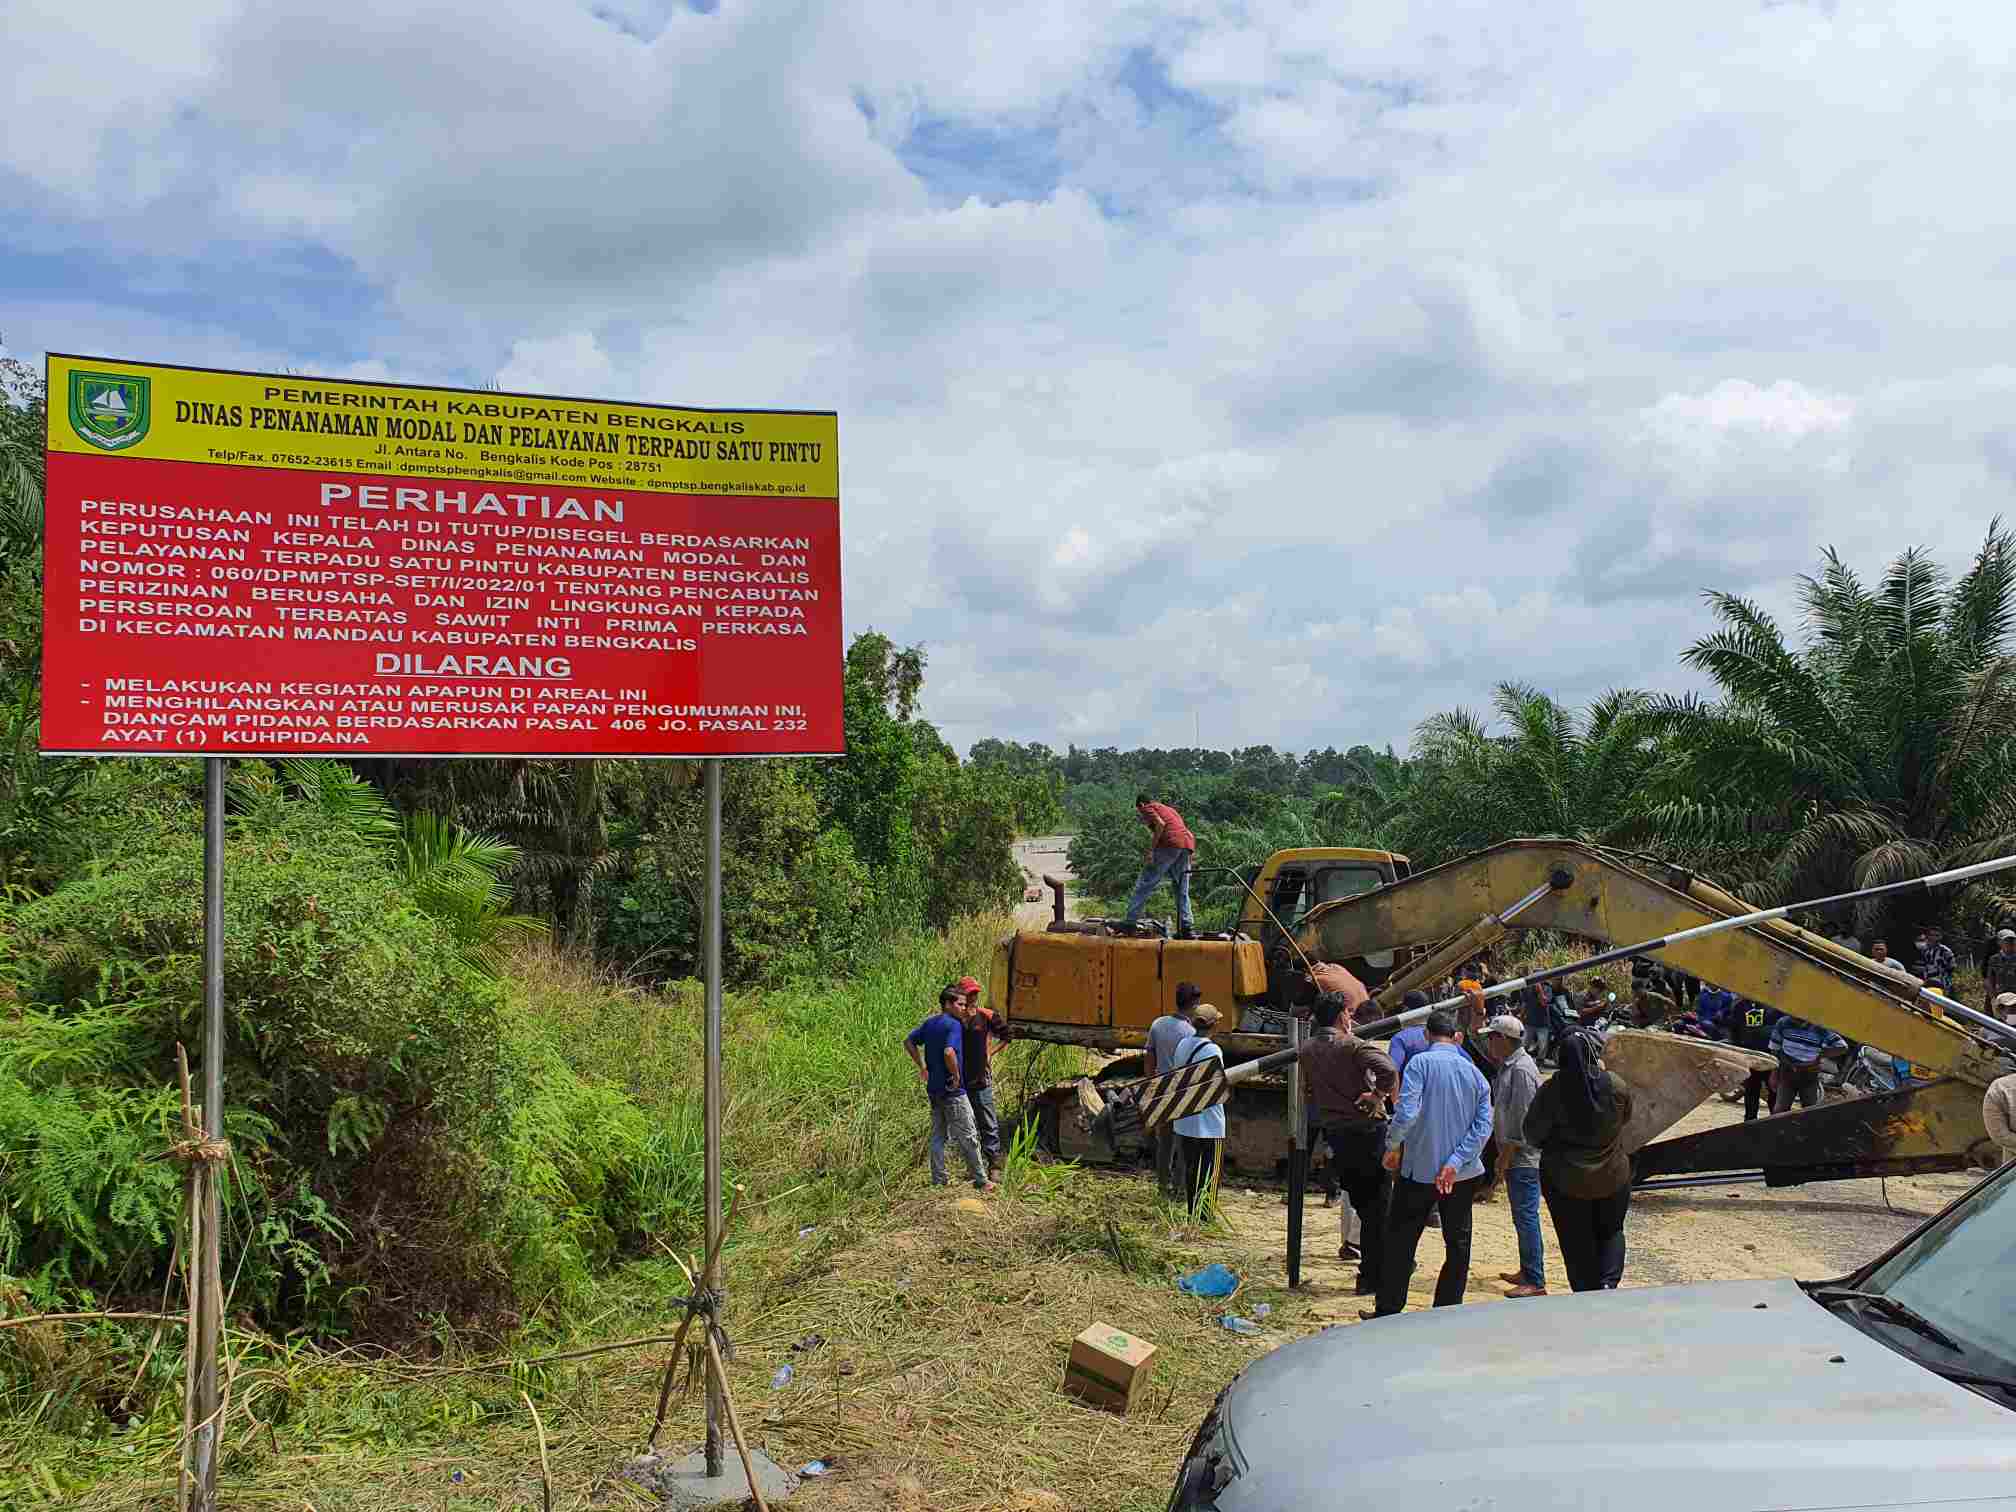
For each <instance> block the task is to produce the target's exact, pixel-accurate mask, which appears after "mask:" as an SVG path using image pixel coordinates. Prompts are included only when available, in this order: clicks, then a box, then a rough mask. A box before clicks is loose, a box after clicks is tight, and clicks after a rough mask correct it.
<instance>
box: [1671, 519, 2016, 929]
mask: <svg viewBox="0 0 2016 1512" xmlns="http://www.w3.org/2000/svg"><path fill="white" fill-rule="evenodd" d="M2010 547H2011V535H2010V532H2009V531H2007V530H2005V529H2004V528H2003V525H2002V522H2001V520H2000V519H1999V518H1998V519H1996V520H1994V521H1992V522H1991V523H1990V525H1989V527H1988V533H1987V537H1986V539H1985V540H1984V541H1983V542H1982V545H1981V549H1980V551H1979V552H1978V553H1977V554H1976V555H1975V558H1974V561H1973V564H1972V566H1970V567H1969V568H1968V570H1967V571H1966V572H1965V573H1963V574H1962V575H1961V576H1960V577H1959V579H1958V580H1957V581H1956V580H1953V579H1951V578H1949V577H1948V575H1947V574H1946V573H1945V572H1943V571H1942V570H1941V569H1940V568H1939V567H1938V566H1937V565H1936V564H1934V563H1933V562H1932V561H1931V559H1930V558H1929V557H1927V556H1926V555H1925V554H1924V553H1923V552H1922V551H1920V550H1917V549H1915V548H1914V549H1912V550H1909V551H1906V552H1905V553H1904V554H1903V555H1902V556H1900V557H1898V558H1897V559H1896V560H1895V561H1894V562H1892V563H1891V564H1890V568H1889V570H1888V571H1887V572H1886V573H1885V574H1884V576H1883V581H1882V583H1881V584H1880V585H1879V586H1878V587H1876V588H1875V589H1873V590H1871V589H1869V588H1867V587H1865V586H1864V585H1863V583H1862V582H1861V581H1860V579H1858V578H1857V577H1856V575H1855V574H1854V573H1853V572H1852V571H1851V570H1850V569H1849V568H1848V567H1847V565H1846V564H1844V563H1843V562H1842V560H1841V558H1840V557H1839V556H1838V555H1837V554H1836V553H1835V552H1834V551H1833V550H1832V549H1829V550H1828V551H1827V553H1826V554H1825V558H1824V561H1823V563H1822V566H1821V571H1820V573H1819V575H1818V576H1817V577H1802V578H1801V579H1800V590H1801V599H1802V601H1803V605H1804V610H1805V616H1804V617H1805V626H1804V628H1805V632H1806V634H1805V644H1804V645H1803V646H1801V647H1800V648H1798V649H1796V650H1795V649H1793V648H1791V647H1789V646H1788V645H1787V644H1786V642H1785V637H1784V634H1783V632H1781V631H1780V629H1779V628H1778V626H1777V624H1776V623H1775V622H1774V621H1773V620H1772V619H1771V617H1770V616H1769V615H1767V614H1765V613H1764V612H1763V611H1762V610H1761V609H1759V608H1758V607H1757V606H1756V605H1755V604H1753V603H1751V602H1749V601H1748V600H1746V599H1742V598H1739V597H1737V596H1735V595H1733V594H1726V593H1710V594H1709V595H1708V599H1709V602H1710V603H1711V604H1712V605H1713V606H1714V609H1715V612H1716V615H1717V616H1718V617H1719V618H1720V619H1721V621H1722V628H1721V629H1720V630H1718V631H1716V632H1715V633H1714V634H1712V635H1709V636H1706V637H1704V638H1703V639H1701V640H1699V641H1697V642H1695V644H1694V645H1693V646H1692V647H1691V648H1689V650H1688V651H1687V653H1686V655H1685V657H1684V658H1683V659H1684V660H1685V661H1686V662H1687V664H1688V665H1690V666H1693V667H1696V668H1699V669H1700V670H1701V671H1704V672H1706V673H1707V674H1708V675H1709V676H1710V677H1712V678H1713V679H1714V680H1715V682H1716V684H1717V686H1718V688H1719V689H1720V691H1721V697H1720V698H1719V699H1716V700H1712V701H1711V700H1704V699H1700V698H1691V697H1690V698H1663V699H1660V700H1658V701H1657V702H1656V703H1655V704H1654V705H1653V706H1652V707H1651V709H1650V710H1649V711H1648V716H1647V717H1648V720H1649V722H1650V724H1651V726H1652V727H1653V728H1655V729H1657V730H1658V731H1660V732H1661V733H1662V734H1664V735H1666V736H1668V737H1670V739H1669V740H1668V742H1667V743H1666V750H1667V752H1668V755H1667V759H1666V763H1665V765H1663V766H1662V768H1661V769H1660V771H1659V772H1658V774H1657V776H1656V778H1655V780H1654V788H1655V793H1654V801H1653V802H1652V803H1650V804H1649V805H1648V809H1647V823H1646V831H1645V832H1646V834H1647V835H1648V836H1652V837H1657V838H1658V839H1660V840H1663V841H1666V842H1669V843H1680V844H1694V845H1709V846H1715V847H1718V848H1722V849H1723V850H1724V852H1725V854H1729V855H1731V856H1733V857H1736V858H1740V859H1741V861H1742V862H1743V863H1744V866H1745V869H1746V871H1747V872H1748V875H1747V876H1746V877H1745V878H1744V879H1743V885H1745V886H1746V887H1749V888H1751V889H1753V890H1754V891H1756V892H1757V893H1758V894H1759V895H1760V896H1761V897H1763V898H1766V899H1772V898H1778V899H1782V898H1787V897H1796V896H1799V895H1802V894H1812V893H1829V892H1837V891H1844V892H1845V891H1847V890H1849V889H1850V888H1854V887H1867V886H1873V885H1875V884H1878V883H1882V882H1892V881H1900V880H1902V879H1904V878H1907V877H1912V876H1918V875H1922V874H1924V873H1926V872H1930V871H1936V870H1938V869H1940V868H1941V867H1944V866H1950V865H1960V864H1963V863H1965V862H1966V861H1969V860H1977V859H1986V858H1988V857H1989V856H1992V855H1998V854H2004V853H2006V852H2007V851H2008V850H2009V848H2010V846H2011V845H2012V844H2016V739H2012V737H2016V659H2012V658H2011V656H2010V655H2009V651H2008V642H2009V635H2010V630H2011V627H2012V624H2016V562H2012V559H2011V551H2010ZM1976 887H1977V888H1979V889H1981V891H1980V892H1979V893H1978V894H1976V896H1977V898H1978V899H1979V901H1980V902H1982V903H1984V904H1988V905H1990V906H1992V907H1994V908H1997V909H2006V908H2007V907H2008V905H2009V903H2010V901H2011V899H2009V898H2008V897H2007V896H2005V895H2004V893H2003V892H2002V891H2001V890H2000V889H1999V888H1998V886H1997V884H1995V883H1993V882H1984V883H1979V884H1976ZM1881 911H1882V909H1881V905H1865V906H1864V908H1863V910H1862V911H1861V913H1860V915H1859V916H1858V919H1857V923H1858V926H1859V927H1861V928H1864V929H1867V928H1871V927H1874V925H1875V923H1876V920H1877V917H1878V916H1879V914H1880V913H1881Z"/></svg>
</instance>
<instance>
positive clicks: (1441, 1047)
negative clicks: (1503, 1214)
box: [1365, 992, 1491, 1318]
mask: <svg viewBox="0 0 2016 1512" xmlns="http://www.w3.org/2000/svg"><path fill="white" fill-rule="evenodd" d="M1467 996H1469V997H1470V999H1471V1003H1470V1007H1471V1009H1472V1012H1473V1014H1475V1015H1476V1016H1480V1017H1481V1015H1482V1010H1483V1005H1484V995H1483V993H1481V992H1471V993H1468V994H1467ZM1423 1027H1424V1028H1425V1029H1426V1030H1427V1035H1428V1048H1427V1049H1426V1050H1423V1051H1422V1052H1421V1053H1420V1054H1418V1055H1414V1056H1411V1057H1409V1058H1408V1061H1407V1070H1406V1072H1405V1073H1404V1074H1403V1075H1402V1076H1401V1079H1400V1105H1399V1106H1398V1107H1397V1108H1395V1109H1394V1112H1393V1121H1392V1123H1391V1124H1389V1125H1388V1126H1387V1132H1386V1169H1387V1170H1389V1171H1392V1172H1395V1173H1396V1178H1395V1180H1394V1183H1393V1206H1392V1209H1391V1210H1390V1212H1389V1213H1388V1214H1387V1218H1386V1263H1385V1264H1384V1265H1383V1266H1381V1267H1380V1271H1379V1300H1378V1307H1377V1308H1376V1309H1375V1310H1374V1311H1373V1312H1370V1313H1367V1314H1365V1316H1366V1317H1382V1318H1383V1317H1386V1316H1387V1315H1389V1314H1391V1313H1397V1312H1400V1311H1402V1310H1403V1309H1404V1308H1405V1307H1406V1306H1407V1282H1408V1281H1409V1279H1411V1278H1412V1276H1413V1274H1414V1252H1415V1251H1416V1250H1417V1249H1418V1248H1419V1247H1420V1244H1421V1231H1422V1230H1423V1229H1424V1228H1426V1227H1427V1225H1428V1215H1429V1214H1430V1213H1431V1212H1439V1213H1440V1215H1441V1218H1442V1247H1443V1249H1444V1251H1445V1252H1446V1253H1445V1255H1444V1258H1443V1262H1442V1274H1441V1275H1440V1276H1439V1277H1438V1278H1437V1279H1436V1282H1435V1305H1436V1306H1437V1307H1454V1306H1455V1305H1456V1304H1457V1303H1459V1302H1461V1301H1462V1300H1463V1291H1464V1288H1465V1287H1466V1286H1468V1285H1469V1282H1470V1209H1471V1205H1472V1204H1473V1203H1474V1202H1475V1201H1476V1200H1477V1189H1478V1187H1480V1186H1482V1185H1483V1180H1484V1162H1483V1160H1482V1159H1481V1158H1480V1157H1481V1156H1482V1155H1483V1152H1484V1141H1485V1140H1486V1139H1488V1138H1490V1136H1491V1084H1490V1083H1489V1082H1487V1081H1485V1080H1484V1076H1483V1073H1481V1072H1480V1071H1478V1069H1477V1068H1476V1067H1475V1066H1474V1065H1472V1064H1471V1062H1470V1057H1469V1056H1467V1055H1465V1054H1464V1053H1463V1049H1462V1046H1461V1045H1460V1044H1459V1040H1460V1039H1461V1032H1460V1031H1459V1030H1458V1029H1457V1027H1456V1019H1455V1016H1454V1015H1453V1014H1451V1013H1449V1012H1447V1011H1446V1010H1441V1009H1438V1010H1437V1011H1436V1012H1434V1013H1431V1014H1429V1015H1428V1022H1427V1023H1426V1024H1425V1025H1424V1026H1423Z"/></svg>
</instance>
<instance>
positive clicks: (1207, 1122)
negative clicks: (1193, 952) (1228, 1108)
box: [1168, 1003, 1225, 1216]
mask: <svg viewBox="0 0 2016 1512" xmlns="http://www.w3.org/2000/svg"><path fill="white" fill-rule="evenodd" d="M1190 1017H1191V1021H1192V1022H1193V1023H1194V1024H1195V1025H1196V1026H1197V1032H1196V1033H1195V1034H1193V1035H1191V1036H1190V1038H1188V1039H1186V1040H1185V1041H1183V1043H1182V1044H1180V1045H1178V1046H1177V1047H1176V1054H1175V1055H1174V1057H1172V1059H1171V1061H1170V1064H1169V1067H1168V1069H1169V1070H1171V1071H1175V1070H1179V1069H1181V1068H1182V1067H1184V1066H1194V1065H1196V1064H1198V1063H1199V1062H1200V1061H1207V1060H1215V1061H1217V1062H1219V1063H1220V1064H1221V1065H1222V1064H1223V1063H1224V1060H1225V1052H1224V1050H1223V1049H1221V1048H1220V1047H1219V1046H1217V1045H1214V1044H1213V1043H1212V1042H1211V1035H1212V1033H1213V1031H1215V1030H1216V1029H1217V1027H1218V1020H1219V1019H1220V1018H1222V1017H1224V1015H1223V1014H1221V1013H1219V1011H1218V1010H1217V1009H1216V1008H1214V1007H1212V1006H1211V1005H1210V1004H1209V1003H1199V1004H1198V1005H1197V1007H1196V1008H1195V1010H1193V1011H1192V1013H1191V1015H1190ZM1176 1134H1177V1138H1178V1139H1179V1140H1180V1141H1181V1143H1180V1144H1179V1146H1178V1149H1179V1158H1180V1159H1181V1160H1182V1162H1183V1170H1184V1184H1183V1190H1184V1192H1185V1194H1186V1195H1187V1196H1188V1198H1189V1203H1190V1212H1191V1214H1192V1215H1193V1216H1194V1215H1195V1214H1196V1212H1197V1210H1198V1209H1199V1208H1200V1207H1201V1206H1203V1205H1204V1204H1205V1203H1206V1202H1207V1201H1208V1200H1209V1199H1211V1198H1213V1197H1216V1196H1217V1195H1218V1166H1219V1161H1220V1158H1221V1156H1222V1155H1223V1153H1224V1145H1225V1104H1223V1103H1219V1104H1218V1105H1217V1106H1216V1107H1211V1108H1206V1109H1204V1111H1203V1112H1201V1113H1192V1114H1191V1115H1190V1116H1189V1117H1188V1118H1179V1119H1177V1120H1176Z"/></svg>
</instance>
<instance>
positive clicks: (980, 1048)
mask: <svg viewBox="0 0 2016 1512" xmlns="http://www.w3.org/2000/svg"><path fill="white" fill-rule="evenodd" d="M959 990H960V991H961V992H963V993H965V994H966V1016H965V1018H964V1019H963V1020H962V1021H961V1024H960V1034H959V1070H960V1076H961V1080H962V1082H963V1084H964V1085H965V1088H966V1103H967V1106H969V1107H970V1108H972V1110H973V1130H974V1132H975V1133H976V1134H978V1135H979V1136H980V1153H981V1155H982V1156H983V1157H984V1158H985V1159H986V1161H987V1169H988V1172H989V1174H992V1175H998V1174H1000V1170H1001V1115H1000V1113H999V1112H997V1111H996V1110H995V1106H994V1053H993V1040H994V1038H995V1036H997V1035H999V1034H1000V1033H1001V1026H1000V1025H999V1024H998V1023H997V1022H996V1021H995V1018H994V1014H993V1012H992V1011H991V1010H989V1009H988V1008H986V1007H985V1006H983V1005H982V1004H981V1002H980V984H979V982H977V981H975V980H974V979H973V978H972V977H970V976H969V977H961V978H960V979H959Z"/></svg>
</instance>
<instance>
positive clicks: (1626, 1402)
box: [1207, 1281, 2016, 1512]
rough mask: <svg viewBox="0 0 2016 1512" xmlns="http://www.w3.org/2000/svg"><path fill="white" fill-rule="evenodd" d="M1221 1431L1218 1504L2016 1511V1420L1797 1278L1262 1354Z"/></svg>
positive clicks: (1461, 1312) (1232, 1393)
mask: <svg viewBox="0 0 2016 1512" xmlns="http://www.w3.org/2000/svg"><path fill="white" fill-rule="evenodd" d="M1912 1342H1913V1343H1914V1345H1915V1344H1916V1342H1917V1341H1915V1340H1914V1341H1912ZM1924 1347H1925V1349H1926V1350H1927V1351H1928V1352H1934V1351H1936V1346H1933V1345H1930V1344H1926V1345H1925V1346H1924ZM1222 1422H1223V1425H1224V1427H1223V1430H1221V1431H1224V1432H1225V1433H1226V1435H1227V1438H1228V1439H1229V1443H1230V1445H1231V1447H1232V1448H1233V1451H1234V1463H1235V1464H1237V1465H1240V1466H1241V1467H1242V1468H1241V1473H1240V1474H1239V1475H1238V1476H1237V1478H1236V1479H1235V1480H1233V1481H1232V1482H1231V1483H1230V1484H1228V1485H1226V1486H1224V1488H1223V1489H1222V1490H1221V1491H1220V1492H1219V1495H1218V1500H1217V1503H1216V1506H1217V1507H1218V1508H1219V1509H1220V1512H1323V1509H1329V1508H1338V1509H1343V1508H1353V1509H1356V1508H1379V1509H1382V1512H1437V1509H1450V1512H1455V1509H1463V1512H1486V1509H1499V1508H1573V1509H1584V1508H1587V1509H1596V1508H1604V1509H1615V1508H1628V1509H1630V1512H1666V1509H1672V1512H1683V1509H1684V1512H1709V1509H1714V1512H1731V1509H1738V1508H1800V1509H1818V1508H1828V1507H1843V1508H1845V1507H1901V1506H1914V1507H1941V1506H1948V1505H1953V1506H1958V1505H1963V1504H1964V1505H1966V1506H1969V1507H1973V1508H1980V1507H1985V1506H2008V1507H2016V1411H2011V1410H2010V1409H2008V1408H2005V1407H2003V1406H2001V1405H1999V1404H1997V1403H1995V1402H1993V1401H1990V1400H1988V1399H1987V1398H1985V1397H1983V1396H1981V1395H1979V1394H1977V1393H1975V1392H1973V1391H1970V1390H1968V1389H1966V1388H1965V1387H1962V1386H1956V1385H1954V1384H1953V1383H1951V1382H1950V1381H1946V1380H1943V1379H1941V1378H1940V1377H1939V1376H1937V1375H1935V1374H1933V1373H1932V1372H1931V1371H1930V1370H1927V1369H1925V1368H1924V1367H1923V1366H1920V1365H1918V1364H1915V1363H1914V1362H1913V1361H1911V1360H1910V1359H1907V1358H1906V1357H1905V1356H1904V1355H1902V1354H1899V1353H1898V1352H1896V1351H1895V1350H1893V1349H1890V1348H1888V1347H1886V1346H1885V1345H1884V1344H1881V1343H1879V1342H1877V1341H1876V1339H1874V1338H1871V1337H1870V1336H1869V1335H1867V1334H1864V1333H1863V1332H1861V1331H1860V1330H1859V1329H1857V1328H1855V1327H1853V1326H1851V1325H1850V1324H1848V1323H1847V1322H1845V1321H1843V1320H1842V1319H1840V1318H1839V1317H1837V1316H1835V1315H1834V1314H1832V1313H1830V1312H1828V1311H1827V1310H1826V1309H1824V1308H1822V1307H1821V1306H1820V1305H1819V1304H1818V1303H1816V1302H1814V1301H1813V1300H1812V1299H1811V1298H1810V1297H1808V1296H1807V1295H1806V1294H1805V1293H1804V1292H1802V1291H1801V1290H1800V1289H1799V1287H1798V1286H1797V1284H1796V1283H1794V1282H1791V1281H1767V1282H1749V1281H1724V1282H1714V1283H1710V1284H1707V1285H1700V1286H1676V1287H1647V1288H1634V1289H1628V1290H1623V1291H1615V1292H1598V1293H1584V1294H1581V1295H1574V1294H1569V1295H1564V1296H1556V1297H1547V1298H1534V1299H1531V1300H1527V1301H1519V1302H1508V1303H1503V1304H1484V1305H1472V1306H1468V1307H1460V1308H1444V1309H1440V1310H1437V1311H1433V1312H1422V1313H1403V1314H1401V1315H1400V1316H1398V1317H1394V1318H1381V1319H1377V1320H1375V1321H1373V1322H1370V1323H1365V1324H1360V1325H1358V1326H1356V1327H1349V1328H1333V1329H1328V1330H1326V1331H1325V1332H1323V1333H1321V1334H1317V1335H1314V1336H1312V1337H1310V1338H1306V1339H1301V1340H1297V1341H1296V1342H1294V1343H1292V1344H1289V1345H1286V1346H1285V1347H1283V1348H1281V1349H1279V1350H1277V1351H1275V1352H1274V1353H1273V1354H1272V1355H1269V1356H1266V1357H1265V1358H1263V1359H1260V1360H1258V1361H1255V1362H1254V1364H1253V1365H1252V1366H1251V1367H1250V1368H1249V1369H1248V1370H1247V1371H1246V1373H1245V1374H1244V1375H1243V1376H1242V1377H1241V1378H1240V1379H1239V1380H1238V1381H1237V1382H1235V1383H1234V1384H1233V1386H1232V1387H1231V1389H1230V1390H1229V1391H1228V1392H1227V1393H1226V1395H1225V1398H1224V1402H1223V1418H1222ZM1207 1505H1208V1504H1207Z"/></svg>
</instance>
